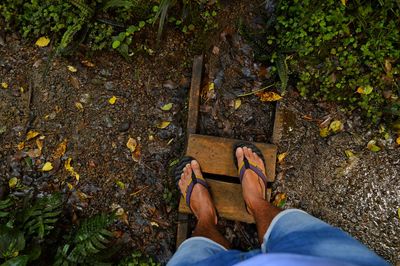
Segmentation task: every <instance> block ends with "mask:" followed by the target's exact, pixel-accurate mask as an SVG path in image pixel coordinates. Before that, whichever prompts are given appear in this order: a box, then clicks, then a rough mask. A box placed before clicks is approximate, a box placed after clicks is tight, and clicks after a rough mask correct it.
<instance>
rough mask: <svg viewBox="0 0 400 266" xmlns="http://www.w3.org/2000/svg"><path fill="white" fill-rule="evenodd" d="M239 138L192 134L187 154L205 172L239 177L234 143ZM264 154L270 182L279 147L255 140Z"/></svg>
mask: <svg viewBox="0 0 400 266" xmlns="http://www.w3.org/2000/svg"><path fill="white" fill-rule="evenodd" d="M238 141H239V140H235V139H227V138H219V137H212V136H205V135H198V134H190V135H189V139H188V145H187V149H186V155H189V156H192V157H193V158H195V159H196V160H197V161H198V162H199V163H200V166H201V170H202V171H203V172H204V173H209V174H214V175H225V176H232V177H238V173H237V169H236V166H235V163H234V161H233V151H232V149H233V145H234V144H235V143H236V142H238ZM253 144H254V145H255V146H257V147H258V148H259V149H260V150H261V152H262V153H263V155H264V159H265V163H266V166H265V169H266V174H267V180H268V182H273V181H274V180H275V163H276V152H277V147H276V146H275V145H273V144H266V143H258V142H253Z"/></svg>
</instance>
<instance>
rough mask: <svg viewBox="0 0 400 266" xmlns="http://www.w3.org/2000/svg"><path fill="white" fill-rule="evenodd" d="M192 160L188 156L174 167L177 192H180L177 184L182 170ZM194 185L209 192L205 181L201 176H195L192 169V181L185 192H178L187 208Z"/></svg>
mask: <svg viewBox="0 0 400 266" xmlns="http://www.w3.org/2000/svg"><path fill="white" fill-rule="evenodd" d="M192 160H195V159H194V158H193V157H190V156H185V157H183V158H182V159H181V160H180V161H179V163H178V165H177V166H176V167H175V173H174V177H175V182H176V185H177V186H178V189H179V190H180V187H179V184H178V182H179V180H180V179H181V175H182V173H183V168H185V166H186V165H187V164H190V162H191V161H192ZM196 184H200V185H202V186H204V187H205V188H206V189H207V190H208V191H209V192H210V186H209V185H208V184H207V182H206V180H205V179H204V178H203V177H202V176H197V175H196V174H195V173H194V171H193V169H192V181H191V182H190V183H189V185H188V186H187V188H186V191H181V190H180V192H181V194H182V196H183V199H184V200H185V202H186V205H187V206H188V207H189V208H190V197H191V196H192V192H193V188H194V186H195V185H196ZM190 210H191V211H192V212H193V210H192V208H190Z"/></svg>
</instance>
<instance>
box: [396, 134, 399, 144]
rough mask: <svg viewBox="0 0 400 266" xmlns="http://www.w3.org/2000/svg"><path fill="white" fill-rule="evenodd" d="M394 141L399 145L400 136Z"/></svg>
mask: <svg viewBox="0 0 400 266" xmlns="http://www.w3.org/2000/svg"><path fill="white" fill-rule="evenodd" d="M396 143H397V144H398V145H400V136H398V137H397V139H396Z"/></svg>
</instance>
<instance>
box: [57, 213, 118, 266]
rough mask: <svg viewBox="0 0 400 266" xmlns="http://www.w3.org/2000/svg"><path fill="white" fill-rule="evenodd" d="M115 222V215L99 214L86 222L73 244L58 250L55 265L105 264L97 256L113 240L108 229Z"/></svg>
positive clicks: (80, 228)
mask: <svg viewBox="0 0 400 266" xmlns="http://www.w3.org/2000/svg"><path fill="white" fill-rule="evenodd" d="M114 220H115V217H114V215H107V214H98V215H95V216H93V217H90V218H88V219H86V220H84V221H83V222H82V224H81V226H80V227H79V228H78V230H77V231H76V234H75V236H74V237H73V240H72V242H71V243H67V244H65V245H64V247H63V248H62V249H59V250H58V252H57V253H58V254H57V259H56V263H55V265H56V266H57V265H71V264H77V263H84V264H96V265H100V264H103V263H102V262H101V261H99V260H97V259H96V255H97V254H99V253H100V251H102V250H105V249H106V248H107V245H108V244H109V243H110V241H111V239H112V238H113V234H112V233H111V232H110V231H108V230H107V228H108V227H109V226H110V225H111V224H112V223H113V222H114Z"/></svg>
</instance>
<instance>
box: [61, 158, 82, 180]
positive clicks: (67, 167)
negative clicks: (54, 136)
mask: <svg viewBox="0 0 400 266" xmlns="http://www.w3.org/2000/svg"><path fill="white" fill-rule="evenodd" d="M71 161H72V158H68V159H67V160H66V161H65V164H64V167H65V170H67V171H68V172H69V173H70V175H71V176H72V177H75V179H76V180H77V181H79V177H80V176H79V174H78V173H77V172H75V170H74V168H73V167H72V166H71Z"/></svg>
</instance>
